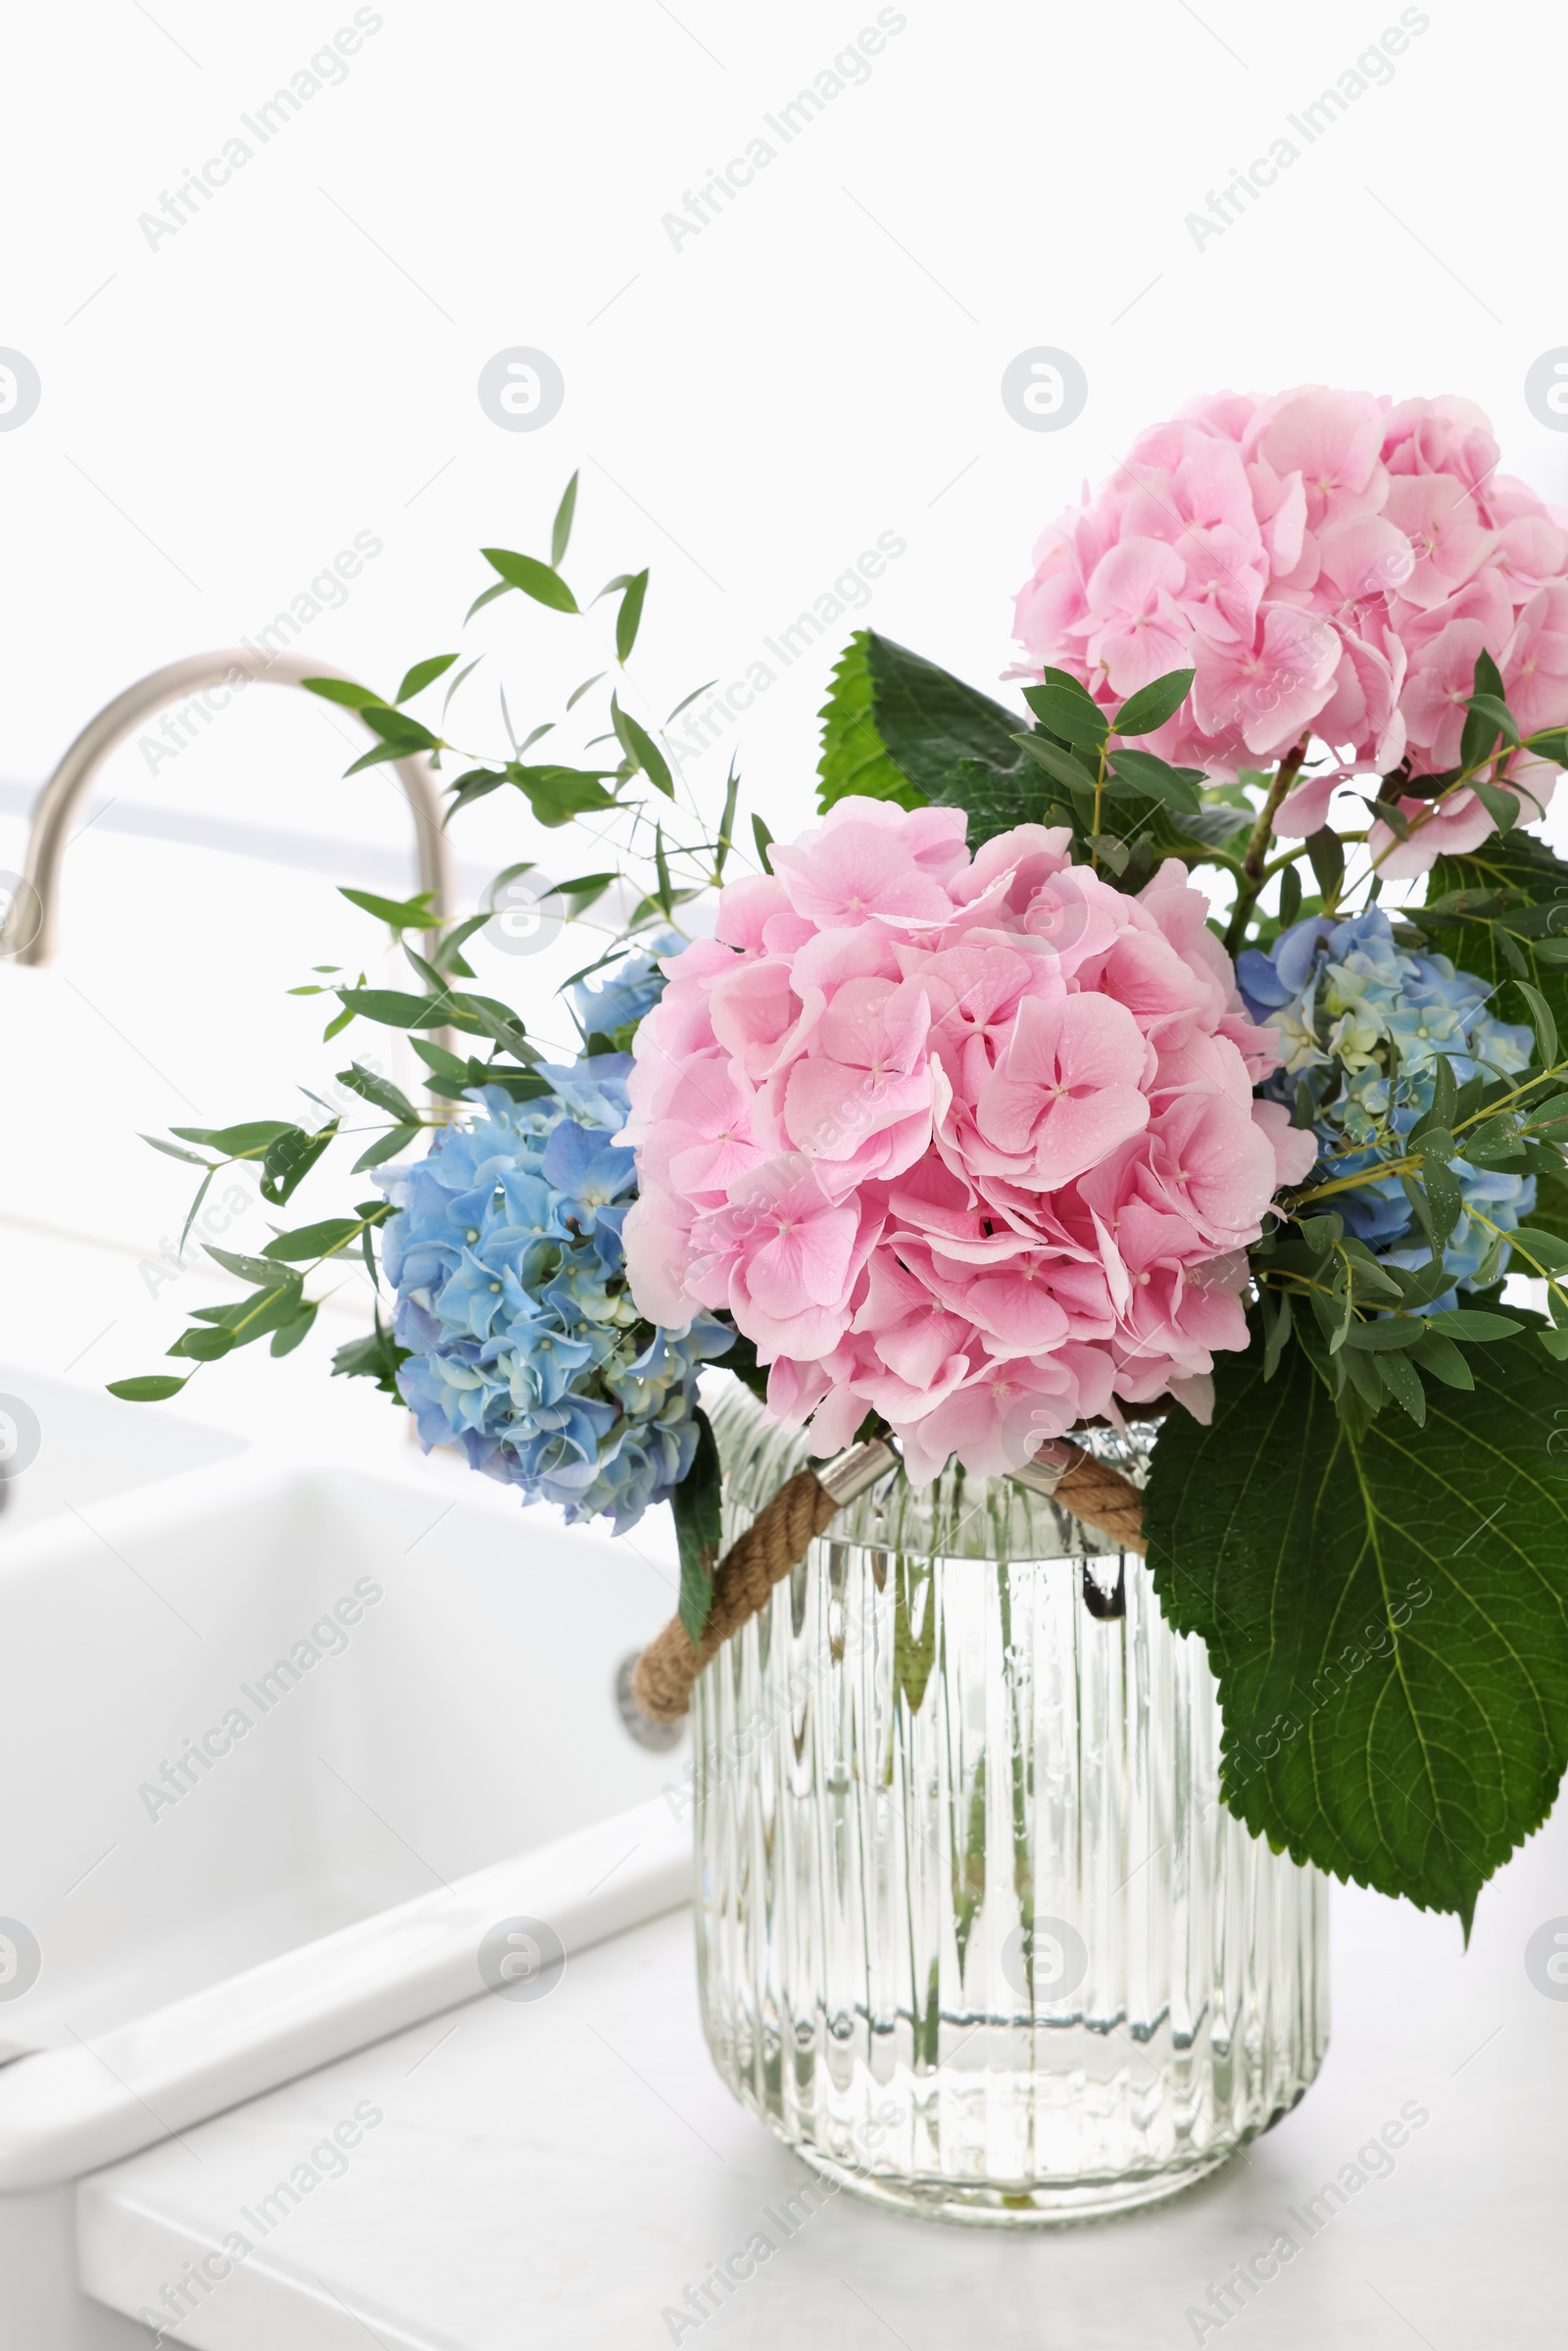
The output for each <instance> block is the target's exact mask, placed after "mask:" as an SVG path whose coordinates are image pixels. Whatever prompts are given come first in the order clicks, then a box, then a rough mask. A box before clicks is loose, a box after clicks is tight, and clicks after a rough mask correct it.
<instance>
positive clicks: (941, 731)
mask: <svg viewBox="0 0 1568 2351" xmlns="http://www.w3.org/2000/svg"><path fill="white" fill-rule="evenodd" d="M857 651H858V654H859V657H860V658H859V661H858V662H856V661H854V660H853V658H852V657H854V656H855V655H856V653H857ZM867 686H868V687H869V699H868V701H867V700H866V699H865V698H864V697H865V689H866V687H867ZM846 692H847V695H848V699H849V703H850V704H853V705H854V706H855V707H856V708H858V710H860V711H861V712H863V727H862V728H860V729H856V728H853V727H852V728H851V729H850V731H849V736H848V744H847V749H848V753H849V758H848V760H846V759H845V757H844V755H843V751H842V750H840V749H839V748H838V747H839V744H840V740H841V739H840V736H839V733H838V730H836V729H834V728H833V726H832V725H831V714H832V712H833V710H834V704H835V703H836V702H838V701H839V700H840V698H841V695H842V694H845V693H846ZM845 715H846V717H848V715H849V710H848V708H846V711H845ZM823 716H824V718H827V719H829V720H830V723H829V725H828V726H827V727H825V728H824V733H823V758H822V765H821V767H820V769H819V774H820V777H821V789H820V791H819V793H818V796H817V805H818V806H819V807H820V808H831V806H832V805H833V803H834V801H836V800H842V799H843V798H844V796H845V794H846V793H847V792H866V793H869V794H870V795H871V796H872V797H875V798H878V799H885V800H889V799H898V800H900V801H901V803H902V805H903V806H905V807H907V808H909V807H915V808H917V807H919V805H920V801H921V799H922V798H923V799H925V800H931V799H934V798H935V797H936V795H937V794H938V793H939V792H940V791H941V790H942V788H943V786H944V784H945V782H946V781H947V778H948V777H949V776H950V775H951V774H952V772H953V770H954V768H955V767H956V765H957V763H958V761H959V760H960V759H981V760H983V761H984V762H985V764H986V765H987V766H989V767H993V768H995V769H996V770H997V771H998V772H999V774H1004V775H1014V776H1016V775H1018V774H1019V773H1020V772H1021V769H1022V761H1021V759H1020V757H1019V753H1018V749H1017V746H1016V744H1015V742H1014V741H1013V737H1014V734H1015V733H1016V731H1017V726H1018V717H1017V713H1016V712H1014V711H1011V710H1005V709H1004V708H1003V706H1002V705H1001V704H1000V703H997V702H993V701H992V700H991V698H990V696H989V695H985V694H981V693H979V692H977V691H976V689H975V688H974V687H973V686H969V685H965V684H964V682H963V680H962V679H961V678H957V677H954V676H953V675H952V674H951V672H950V671H948V670H946V669H940V668H938V666H937V664H936V663H935V662H934V661H925V660H923V659H922V658H921V656H920V655H919V654H915V653H910V652H908V651H907V648H906V647H904V646H902V645H896V644H895V643H894V642H893V640H892V639H891V638H890V637H881V636H878V635H877V633H876V631H875V630H874V629H860V630H858V632H857V634H856V636H855V637H854V639H853V640H852V642H851V645H850V647H849V649H848V651H847V652H846V653H845V655H844V658H843V660H842V661H840V663H839V666H838V668H837V670H836V671H835V672H834V702H830V703H829V705H828V708H827V710H825V711H824V713H823ZM830 745H831V746H832V747H833V748H834V750H835V752H836V754H837V756H835V757H834V758H833V759H832V760H831V763H830ZM877 746H879V747H880V750H881V752H882V754H883V755H884V756H885V757H886V759H888V761H889V762H890V763H891V765H892V766H893V768H894V769H895V770H896V771H897V773H898V774H899V775H902V776H903V778H904V779H905V782H906V784H907V786H909V787H910V788H911V789H912V792H913V794H914V795H915V797H913V798H905V797H904V796H903V795H902V794H901V793H899V792H898V791H897V790H888V789H885V788H884V789H880V790H878V789H876V788H875V786H874V785H873V784H872V783H869V782H865V781H855V780H851V779H850V777H848V776H847V775H846V774H845V772H844V769H845V766H846V764H848V765H849V766H850V767H851V768H852V769H859V768H869V769H870V770H871V772H872V774H873V776H876V775H880V774H881V771H880V770H879V769H878V768H877V766H876V759H875V747H877ZM881 780H882V783H883V784H884V785H886V783H887V781H888V779H887V778H886V777H885V776H882V777H881Z"/></svg>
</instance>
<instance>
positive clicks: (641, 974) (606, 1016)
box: [571, 931, 686, 1043]
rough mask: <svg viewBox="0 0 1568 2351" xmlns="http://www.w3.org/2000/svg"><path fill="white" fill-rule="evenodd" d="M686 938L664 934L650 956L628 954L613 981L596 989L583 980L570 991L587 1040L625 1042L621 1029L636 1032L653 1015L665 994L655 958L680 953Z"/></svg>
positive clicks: (663, 932)
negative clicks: (643, 1017)
mask: <svg viewBox="0 0 1568 2351" xmlns="http://www.w3.org/2000/svg"><path fill="white" fill-rule="evenodd" d="M685 944H686V942H685V940H684V939H681V938H679V937H677V935H676V934H675V932H673V931H661V932H660V933H659V934H658V936H657V937H656V938H655V940H654V942H653V952H652V953H651V954H649V955H627V956H626V957H625V959H624V960H623V961H622V962H619V963H617V964H616V965H615V968H614V970H613V973H612V974H611V976H610V978H609V979H608V980H606V981H604V982H603V983H602V984H601V985H600V986H599V987H597V988H590V987H589V986H588V985H587V983H586V981H581V982H579V983H578V985H577V986H576V987H575V988H573V990H572V992H571V1001H572V1005H573V1008H574V1009H575V1011H576V1014H577V1018H578V1020H579V1022H580V1023H581V1025H582V1033H583V1035H584V1036H585V1037H592V1036H594V1035H596V1034H597V1035H599V1036H601V1037H611V1038H614V1039H615V1040H616V1042H617V1043H620V1042H629V1040H623V1039H622V1038H621V1035H620V1032H621V1031H622V1030H628V1029H634V1028H635V1027H636V1025H637V1023H638V1021H639V1020H641V1018H642V1016H643V1014H644V1013H645V1012H651V1011H652V1010H653V1008H654V1006H655V1004H658V1002H659V1000H660V998H661V997H662V995H663V993H664V975H663V973H662V971H661V970H660V968H659V964H658V962H657V961H656V960H655V958H656V957H657V956H659V955H676V954H678V952H679V951H680V949H681V948H683V947H684V946H685Z"/></svg>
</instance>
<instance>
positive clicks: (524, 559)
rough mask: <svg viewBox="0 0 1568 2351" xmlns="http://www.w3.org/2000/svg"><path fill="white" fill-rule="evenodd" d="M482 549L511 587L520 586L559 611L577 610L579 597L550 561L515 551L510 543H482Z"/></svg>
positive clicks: (528, 594)
mask: <svg viewBox="0 0 1568 2351" xmlns="http://www.w3.org/2000/svg"><path fill="white" fill-rule="evenodd" d="M479 553H480V554H481V555H482V556H483V557H484V560H485V562H486V563H488V564H490V566H491V568H492V569H493V570H496V571H499V572H500V574H501V577H502V580H503V582H504V584H505V585H506V586H507V587H509V588H520V589H521V590H522V592H523V594H524V596H531V597H532V598H533V600H534V602H535V604H545V605H548V606H549V607H550V609H551V611H552V612H575V611H576V610H577V599H576V597H575V596H573V594H572V592H571V590H570V589H569V588H568V587H567V585H566V583H565V581H564V579H563V578H562V577H561V574H560V573H559V572H558V571H553V570H552V569H551V567H550V565H549V564H548V563H536V562H535V560H534V558H533V557H532V556H531V555H514V554H513V553H512V551H511V549H510V548H507V547H481V548H480V550H479ZM493 593H494V590H492V594H493ZM474 609H475V610H477V607H475V608H474Z"/></svg>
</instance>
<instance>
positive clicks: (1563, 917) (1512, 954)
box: [1413, 832, 1568, 1037]
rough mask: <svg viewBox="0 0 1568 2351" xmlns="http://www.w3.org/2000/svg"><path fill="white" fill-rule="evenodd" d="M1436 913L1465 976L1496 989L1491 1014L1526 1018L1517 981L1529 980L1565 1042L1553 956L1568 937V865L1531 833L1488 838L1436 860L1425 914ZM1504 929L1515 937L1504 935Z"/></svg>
mask: <svg viewBox="0 0 1568 2351" xmlns="http://www.w3.org/2000/svg"><path fill="white" fill-rule="evenodd" d="M1434 909H1437V912H1439V914H1441V921H1444V929H1441V945H1444V955H1448V956H1452V961H1455V964H1457V966H1460V968H1462V971H1474V973H1476V976H1479V978H1484V980H1486V983H1488V988H1491V990H1493V1004H1491V1011H1495V1013H1497V1015H1499V1018H1504V1020H1519V1018H1531V1013H1528V1006H1526V1000H1523V997H1521V995H1519V980H1528V983H1531V985H1533V988H1535V990H1538V995H1540V997H1543V1002H1544V1004H1546V1008H1549V1011H1551V1023H1554V1027H1556V1035H1558V1037H1568V968H1566V966H1563V964H1561V961H1558V959H1556V948H1558V943H1561V941H1558V938H1556V936H1554V933H1568V865H1563V860H1561V858H1556V856H1554V854H1551V851H1549V849H1546V847H1544V842H1538V839H1533V837H1531V835H1528V832H1507V835H1493V837H1491V839H1486V842H1481V844H1479V849H1467V851H1464V854H1460V856H1446V858H1439V860H1437V865H1434V867H1432V874H1429V879H1427V907H1422V909H1413V912H1420V914H1422V917H1425V914H1429V912H1434ZM1509 931H1511V933H1514V936H1509Z"/></svg>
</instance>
